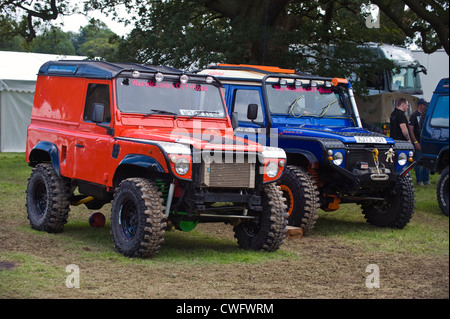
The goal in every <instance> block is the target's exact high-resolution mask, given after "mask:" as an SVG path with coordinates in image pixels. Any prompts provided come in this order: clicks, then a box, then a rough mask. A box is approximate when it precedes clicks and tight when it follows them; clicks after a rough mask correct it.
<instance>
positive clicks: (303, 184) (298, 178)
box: [277, 165, 319, 235]
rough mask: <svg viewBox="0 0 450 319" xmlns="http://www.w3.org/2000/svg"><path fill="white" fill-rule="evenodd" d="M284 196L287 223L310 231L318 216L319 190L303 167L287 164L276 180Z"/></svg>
mask: <svg viewBox="0 0 450 319" xmlns="http://www.w3.org/2000/svg"><path fill="white" fill-rule="evenodd" d="M277 184H278V185H279V186H280V188H281V191H282V192H283V196H284V197H285V198H286V204H287V213H288V225H289V226H296V227H300V228H302V230H303V235H306V234H307V233H308V232H309V231H311V230H312V229H313V227H314V225H315V224H316V221H317V218H318V217H319V215H318V214H319V191H318V190H317V186H316V185H315V183H314V181H313V179H312V178H311V176H310V175H309V173H308V172H306V171H305V170H304V169H303V168H301V167H298V166H294V165H288V166H286V168H285V169H284V172H283V175H282V176H281V178H280V180H279V181H278V182H277Z"/></svg>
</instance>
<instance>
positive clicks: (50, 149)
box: [28, 141, 61, 177]
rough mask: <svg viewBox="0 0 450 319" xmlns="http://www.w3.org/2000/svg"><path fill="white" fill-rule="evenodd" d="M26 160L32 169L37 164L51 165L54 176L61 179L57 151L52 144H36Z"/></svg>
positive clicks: (44, 142) (45, 142)
mask: <svg viewBox="0 0 450 319" xmlns="http://www.w3.org/2000/svg"><path fill="white" fill-rule="evenodd" d="M28 160H29V163H30V166H32V167H35V166H36V165H37V164H39V163H45V162H47V163H52V165H53V168H54V170H55V172H56V174H58V176H59V177H61V169H60V163H59V150H58V147H57V146H56V145H55V144H54V143H51V142H47V141H41V142H39V143H37V144H36V145H35V146H34V147H33V149H32V150H31V152H30V155H29V156H28Z"/></svg>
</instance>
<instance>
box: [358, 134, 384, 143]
mask: <svg viewBox="0 0 450 319" xmlns="http://www.w3.org/2000/svg"><path fill="white" fill-rule="evenodd" d="M355 139H356V143H377V144H387V142H386V139H385V138H384V137H381V136H355Z"/></svg>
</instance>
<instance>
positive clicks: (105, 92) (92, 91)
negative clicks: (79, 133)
mask: <svg viewBox="0 0 450 319" xmlns="http://www.w3.org/2000/svg"><path fill="white" fill-rule="evenodd" d="M96 103H100V104H103V105H105V115H104V117H103V122H104V123H110V122H111V106H110V100H109V85H108V84H98V83H90V84H89V86H88V89H87V94H86V103H85V105H84V115H83V119H84V121H91V120H92V110H93V109H94V104H96Z"/></svg>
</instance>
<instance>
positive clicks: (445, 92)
mask: <svg viewBox="0 0 450 319" xmlns="http://www.w3.org/2000/svg"><path fill="white" fill-rule="evenodd" d="M448 99H449V79H448V78H446V79H442V80H440V81H439V83H438V85H437V87H436V90H435V91H434V92H433V97H432V98H431V101H430V105H429V107H428V110H427V112H426V113H425V118H424V122H423V123H424V124H423V128H422V137H421V141H420V147H421V150H422V157H421V162H422V164H423V166H424V167H426V168H428V169H429V170H430V171H431V174H435V173H439V174H441V175H440V176H439V181H438V184H437V190H436V192H437V200H438V203H439V207H440V208H441V211H442V212H443V213H444V214H445V215H447V216H448V206H449V202H448V200H449V199H448V196H449V194H448V193H449V190H448V149H449V147H448V142H449V136H448V135H449V118H448V113H449V110H448V109H449V101H448ZM421 122H422V121H421Z"/></svg>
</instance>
